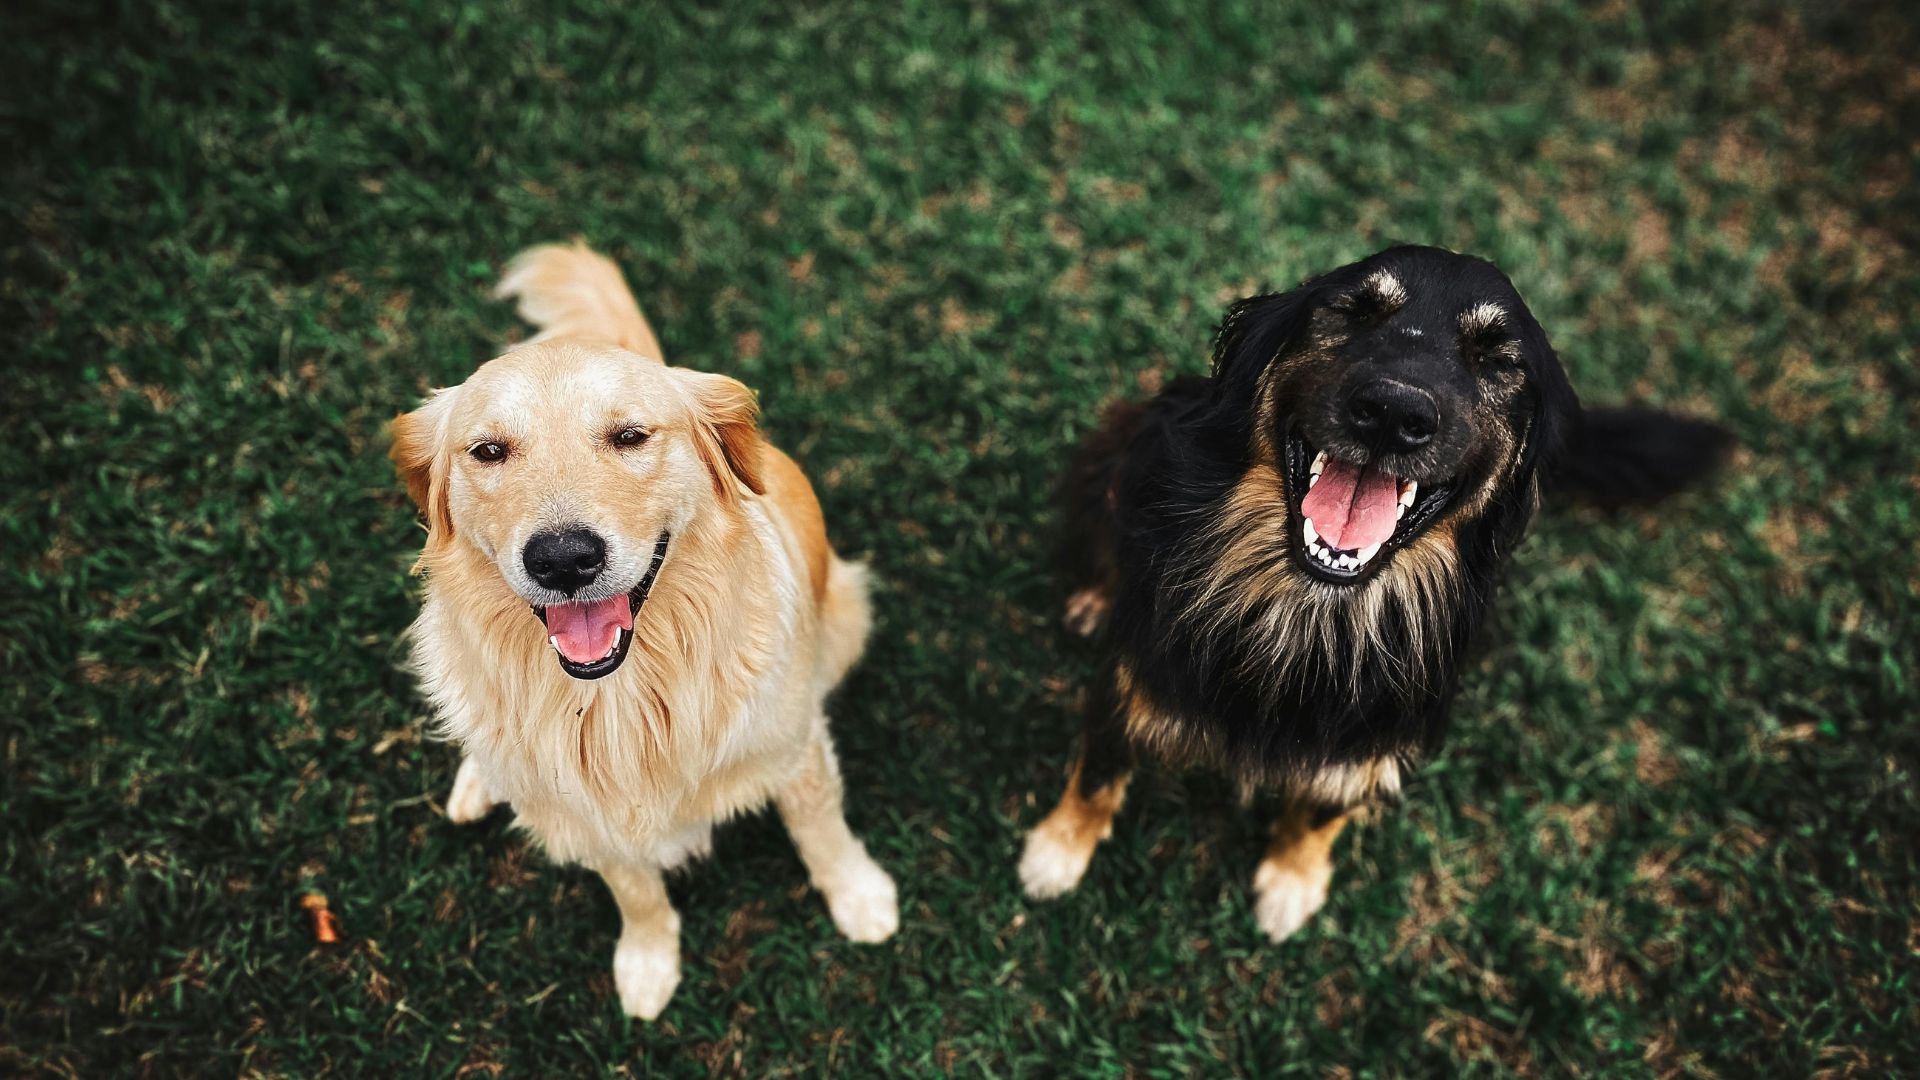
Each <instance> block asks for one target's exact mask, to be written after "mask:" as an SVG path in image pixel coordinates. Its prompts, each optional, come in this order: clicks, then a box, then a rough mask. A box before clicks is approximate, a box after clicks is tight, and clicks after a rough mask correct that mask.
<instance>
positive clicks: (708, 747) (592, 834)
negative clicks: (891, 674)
mask: <svg viewBox="0 0 1920 1080" xmlns="http://www.w3.org/2000/svg"><path fill="white" fill-rule="evenodd" d="M499 295H500V296H502V297H506V298H518V300H519V310H520V313H521V315H522V316H523V317H525V318H526V319H527V320H528V321H529V322H531V323H533V324H535V325H536V326H538V327H540V329H541V333H540V334H539V335H538V336H537V337H535V338H534V339H533V340H531V341H529V342H528V343H526V344H523V345H520V346H518V347H516V348H513V349H511V350H509V351H508V352H507V353H506V354H505V355H503V356H500V357H498V358H497V359H494V360H492V361H489V362H488V363H486V364H483V365H482V366H481V367H480V369H479V370H478V371H476V372H475V373H474V374H473V376H472V377H471V378H469V379H468V380H467V381H466V382H465V383H463V384H461V385H459V386H456V387H451V388H448V389H444V390H439V391H436V392H435V393H434V394H433V395H432V396H431V397H430V398H428V399H427V401H426V402H425V404H423V405H422V406H421V407H420V408H419V409H417V410H415V411H414V412H411V413H407V414H405V415H403V416H401V417H399V418H398V419H396V420H395V421H394V423H393V450H392V454H393V460H394V463H395V465H396V466H397V467H398V468H399V471H400V473H401V475H402V476H403V477H404V478H405V480H406V483H407V488H408V490H409V492H410V493H411V494H412V496H413V499H414V501H415V502H417V503H418V504H419V506H420V509H421V511H422V512H423V514H424V516H425V518H426V524H427V538H426V547H425V550H424V551H423V552H422V554H421V557H420V563H419V568H421V569H424V570H425V572H426V587H425V603H424V605H423V607H422V609H421V612H420V617H419V619H418V620H416V621H415V623H414V624H413V629H412V647H413V667H414V669H415V671H416V673H417V674H418V676H419V679H420V683H421V686H422V688H423V690H424V692H425V694H426V696H427V697H428V698H429V700H430V701H431V703H432V705H433V708H434V712H435V715H436V718H437V721H438V723H439V726H440V728H441V729H442V730H443V731H444V732H445V733H446V734H447V735H448V736H450V737H451V738H452V739H453V740H454V741H456V742H458V743H459V745H460V748H461V750H462V751H463V752H464V758H463V760H462V762H461V764H460V769H459V773H458V775H457V776H456V778H455V780H454V783H453V791H452V793H451V794H450V795H449V797H448V800H447V816H448V817H449V818H451V819H452V820H453V821H455V822H469V821H475V820H478V819H479V818H481V817H482V816H484V815H485V814H486V813H487V812H488V811H490V810H491V809H492V808H493V807H494V805H495V804H496V803H499V802H506V803H510V804H511V805H512V807H513V811H514V814H515V818H516V824H517V825H518V826H519V827H520V828H522V829H524V830H526V832H527V833H528V834H529V835H530V836H532V837H533V839H534V840H536V841H537V842H538V843H539V844H540V845H541V846H542V847H543V848H544V849H545V850H546V851H547V853H548V854H549V855H551V856H552V857H553V858H556V859H559V860H561V861H564V862H577V863H580V864H582V865H584V866H587V867H590V868H592V869H593V870H595V871H597V872H598V873H599V874H600V876H601V877H602V878H603V879H604V880H605V881H606V883H607V887H608V888H609V889H610V890H612V893H613V898H614V901H615V903H616V904H618V905H619V908H620V915H621V918H622V921H623V924H624V925H623V928H622V930H621V933H620V941H619V944H618V946H617V947H616V948H615V950H614V956H613V972H614V982H615V984H616V985H617V987H618V989H619V993H620V1003H621V1006H622V1007H623V1008H624V1009H625V1010H626V1012H627V1013H629V1014H631V1015H633V1016H636V1017H641V1018H644V1019H652V1018H654V1017H656V1016H658V1015H659V1014H660V1011H661V1009H663V1008H664V1007H665V1006H666V1004H667V1001H668V999H669V998H670V997H671V996H672V995H673V990H674V987H675V986H676V985H677V984H678V982H679V979H680V947H679V930H680V920H679V916H678V915H677V914H676V913H675V912H674V910H673V907H672V905H671V904H670V903H669V902H668V899H667V892H666V888H665V886H664V884H663V882H662V873H663V872H664V871H667V870H670V869H673V868H674V867H677V866H679V865H681V864H682V863H684V862H686V861H687V860H688V859H689V858H692V857H695V856H698V855H702V854H705V853H706V852H707V851H708V850H709V848H710V837H711V830H712V829H713V826H714V825H715V823H717V822H721V821H724V820H726V819H727V818H729V817H732V816H733V815H736V814H740V813H744V812H748V811H752V810H754V809H756V808H758V807H760V806H762V805H764V804H765V803H766V802H767V801H768V800H769V799H771V800H772V801H773V802H774V804H775V805H776V806H777V807H778V808H779V811H780V816H781V818H782V820H783V821H784V822H785V823H786V827H787V831H788V832H789V834H791V835H792V837H793V841H794V844H795V846H796V847H798V848H799V852H800V857H801V859H802V860H803V861H804V862H805V863H806V867H807V872H808V875H809V876H810V878H811V879H812V882H813V884H814V886H815V887H816V888H818V889H819V890H820V891H821V893H822V894H824V895H825V897H826V900H827V906H828V909H829V910H830V911H831V913H832V915H833V921H834V923H835V924H836V925H837V926H838V927H839V928H840V931H841V933H843V934H845V935H846V936H847V937H849V938H851V939H853V940H854V941H864V942H877V941H883V940H885V939H886V938H888V937H889V936H891V935H892V934H893V932H894V930H895V928H896V927H897V925H898V922H899V915H898V909H897V904H896V899H895V891H894V884H893V880H892V879H891V878H889V877H888V876H887V874H886V872H885V871H884V870H882V869H881V868H880V867H879V866H878V865H877V864H876V863H875V862H874V861H873V859H872V858H871V857H870V856H869V855H868V854H867V851H866V848H865V847H864V846H862V844H861V843H860V841H859V840H858V839H857V838H855V837H854V835H853V833H852V832H851V831H849V830H848V828H847V823H846V819H845V817H844V816H843V814H842V811H841V786H840V772H839V766H838V765H837V763H836V762H835V759H834V752H833V742H832V740H831V738H830V737H829V736H828V733H827V717H826V712H825V709H824V703H825V699H826V697H827V693H828V692H829V691H830V690H831V689H832V688H833V687H834V685H835V684H837V683H838V682H839V681H840V679H841V677H842V676H843V675H845V674H846V672H847V669H848V668H849V667H851V666H852V665H853V663H854V661H856V660H857V659H858V658H859V656H860V652H861V650H862V649H863V648H864V646H865V643H866V635H867V629H868V623H869V619H870V616H869V608H868V599H867V583H866V571H865V569H864V567H862V566H860V565H859V564H857V563H851V562H847V561H844V560H842V559H840V558H839V557H838V556H836V555H835V554H834V552H833V550H832V548H831V547H829V546H828V543H827V536H826V528H825V524H824V522H823V521H822V519H821V514H820V506H819V504H818V503H817V502H816V501H815V499H814V495H813V489H812V488H811V486H809V485H808V483H807V478H806V476H805V475H804V474H802V473H801V471H800V469H799V467H798V466H796V465H795V464H794V463H793V462H792V461H791V460H790V459H789V458H788V457H787V456H786V455H785V454H782V453H781V452H780V451H779V450H777V449H775V448H774V447H773V446H771V445H769V444H768V443H767V442H766V440H765V439H764V438H762V437H761V435H760V433H759V431H758V430H757V429H756V427H755V417H756V415H757V412H758V408H757V405H756V403H755V401H754V397H753V394H752V393H751V392H750V391H749V390H748V389H747V388H746V387H745V386H743V385H741V384H740V383H739V382H736V381H735V380H733V379H730V378H727V377H726V376H723V375H715V374H708V373H704V372H698V371H690V370H687V369H685V368H676V367H669V366H667V365H666V364H665V363H664V362H663V361H662V359H661V351H660V346H659V342H658V340H657V339H656V338H655V337H654V334H653V331H652V329H651V328H650V327H649V326H648V325H647V322H646V320H645V318H644V317H643V316H642V315H641V313H640V309H639V306H638V305H637V304H636V303H635V302H634V299H633V296H632V294H631V293H630V292H629V291H628V290H627V287H626V284H625V282H624V281H623V280H622V279H621V276H620V271H619V270H618V269H617V268H616V267H615V266H614V265H613V263H612V262H611V261H609V260H607V259H606V258H604V257H602V256H600V255H597V254H595V253H593V252H592V251H589V250H588V249H587V248H586V247H585V246H584V245H576V246H572V247H565V246H547V247H539V248H534V249H532V250H529V251H527V252H524V253H523V254H521V255H520V256H519V257H518V258H516V259H515V260H514V261H513V263H512V265H511V266H510V267H509V269H508V271H507V274H506V276H505V278H504V280H503V281H502V282H501V284H500V288H499Z"/></svg>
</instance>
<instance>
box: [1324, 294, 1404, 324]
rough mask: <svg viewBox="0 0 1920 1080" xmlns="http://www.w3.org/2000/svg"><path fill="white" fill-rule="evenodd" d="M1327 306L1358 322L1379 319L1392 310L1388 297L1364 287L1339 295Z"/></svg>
mask: <svg viewBox="0 0 1920 1080" xmlns="http://www.w3.org/2000/svg"><path fill="white" fill-rule="evenodd" d="M1327 307H1329V308H1331V309H1332V310H1333V311H1334V312H1336V313H1338V314H1340V315H1344V316H1346V317H1347V318H1349V319H1353V320H1355V321H1356V322H1361V321H1365V320H1367V319H1377V318H1379V317H1380V316H1382V315H1385V314H1386V313H1387V312H1388V311H1390V310H1392V308H1391V306H1390V305H1389V304H1388V303H1387V302H1386V299H1385V298H1384V297H1382V296H1381V295H1380V294H1379V293H1376V292H1374V291H1373V290H1371V289H1362V290H1360V291H1359V292H1355V293H1349V294H1347V295H1346V296H1342V297H1339V298H1338V299H1336V300H1334V302H1333V303H1331V304H1328V305H1327Z"/></svg>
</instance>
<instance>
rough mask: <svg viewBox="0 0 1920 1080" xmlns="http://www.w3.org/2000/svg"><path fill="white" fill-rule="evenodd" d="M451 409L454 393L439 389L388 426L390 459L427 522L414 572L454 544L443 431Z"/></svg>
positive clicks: (448, 466) (449, 460) (444, 434)
mask: <svg viewBox="0 0 1920 1080" xmlns="http://www.w3.org/2000/svg"><path fill="white" fill-rule="evenodd" d="M452 406H453V392H452V391H451V390H436V391H434V394H433V396H432V397H430V398H428V399H427V401H426V403H425V404H423V405H421V406H420V407H419V408H418V409H415V410H414V411H412V412H410V413H402V414H400V415H399V416H396V417H394V418H393V423H392V424H390V425H388V431H390V432H391V433H392V435H393V445H392V447H390V448H389V449H388V451H387V456H388V457H391V458H392V459H393V466H394V468H395V469H397V470H398V471H399V473H400V478H401V479H402V480H404V481H406V484H407V494H408V495H410V496H412V497H413V502H414V505H416V506H418V507H419V508H420V512H421V514H423V515H425V517H426V519H427V545H426V547H425V548H424V549H423V550H422V551H421V552H420V561H419V562H417V563H415V564H414V570H415V571H418V570H419V569H420V566H421V565H422V564H423V563H426V562H427V561H428V560H429V559H431V558H432V557H433V556H434V555H437V554H439V553H440V552H441V551H442V550H444V549H445V548H446V546H447V545H448V544H450V543H452V542H453V509H452V505H451V503H450V502H449V500H448V496H447V471H448V469H449V468H450V466H451V464H452V461H451V459H450V457H449V455H448V450H447V448H446V446H445V442H446V437H445V436H446V433H445V430H444V429H445V427H446V420H447V414H448V413H449V412H451V411H452Z"/></svg>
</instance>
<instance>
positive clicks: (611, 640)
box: [533, 533, 670, 679]
mask: <svg viewBox="0 0 1920 1080" xmlns="http://www.w3.org/2000/svg"><path fill="white" fill-rule="evenodd" d="M669 539H670V536H669V534H667V533H661V534H660V539H659V540H658V541H657V542H655V544H654V545H653V561H652V562H651V563H649V564H648V565H647V572H646V573H645V574H643V575H641V578H640V583H639V584H638V585H635V586H634V587H633V588H631V589H629V590H627V591H626V592H624V593H621V594H620V595H618V596H609V597H607V598H606V599H604V600H580V601H575V602H571V603H565V604H549V605H547V606H546V607H540V606H537V605H535V606H534V607H533V613H534V614H535V615H538V616H539V617H540V621H541V622H543V623H545V624H546V626H547V643H548V644H549V645H552V646H553V651H554V654H555V655H556V656H557V657H558V658H559V660H560V670H562V671H564V672H566V673H567V674H569V675H571V676H573V677H574V678H576V679H599V678H604V677H606V676H608V675H611V674H613V673H614V672H615V671H617V670H619V668H620V665H621V664H622V663H624V662H625V661H626V659H627V650H628V649H629V648H631V647H632V645H633V620H634V618H635V617H636V616H637V615H639V614H640V606H641V605H642V604H645V603H646V602H647V594H648V593H650V592H652V591H653V580H654V578H656V577H659V576H660V564H661V563H663V562H665V561H666V559H667V541H668V540H669Z"/></svg>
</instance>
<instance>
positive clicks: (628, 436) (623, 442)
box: [607, 427, 647, 450]
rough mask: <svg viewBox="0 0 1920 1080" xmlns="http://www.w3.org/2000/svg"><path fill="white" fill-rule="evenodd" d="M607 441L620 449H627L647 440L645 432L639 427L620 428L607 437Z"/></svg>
mask: <svg viewBox="0 0 1920 1080" xmlns="http://www.w3.org/2000/svg"><path fill="white" fill-rule="evenodd" d="M607 441H608V442H610V443H612V444H613V445H615V446H617V447H619V448H620V449H622V450H629V449H632V448H633V447H636V446H639V445H640V444H641V443H643V442H646V441H647V433H646V432H644V431H641V430H640V429H639V428H633V427H630V428H621V429H620V430H619V431H616V432H614V433H613V434H612V435H610V436H608V437H607Z"/></svg>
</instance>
